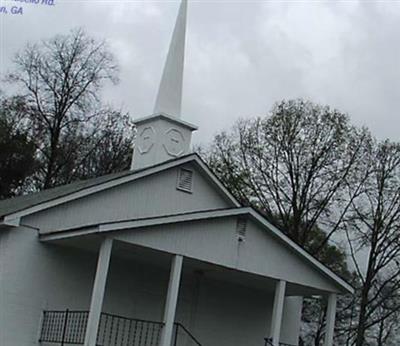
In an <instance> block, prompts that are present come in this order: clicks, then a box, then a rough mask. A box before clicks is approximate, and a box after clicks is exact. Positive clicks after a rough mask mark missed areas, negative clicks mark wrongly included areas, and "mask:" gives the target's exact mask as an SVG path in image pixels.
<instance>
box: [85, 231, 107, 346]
mask: <svg viewBox="0 0 400 346" xmlns="http://www.w3.org/2000/svg"><path fill="white" fill-rule="evenodd" d="M112 242H113V240H112V239H111V238H105V239H104V240H103V242H102V243H101V246H100V251H99V257H98V260H97V270H96V277H95V279H94V284H93V291H92V299H91V302H90V311H89V317H88V322H87V326H86V335H85V346H96V339H97V331H98V328H99V323H100V316H101V309H102V307H103V299H104V291H105V288H106V281H107V274H108V267H109V265H110V258H111V248H112Z"/></svg>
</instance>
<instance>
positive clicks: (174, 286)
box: [160, 255, 183, 346]
mask: <svg viewBox="0 0 400 346" xmlns="http://www.w3.org/2000/svg"><path fill="white" fill-rule="evenodd" d="M182 264H183V257H182V256H180V255H175V256H174V257H173V259H172V263H171V271H170V275H169V285H168V293H167V299H166V301H165V308H164V319H163V322H164V326H163V328H162V331H161V343H160V346H171V343H172V332H173V329H174V322H175V312H176V306H177V303H178V292H179V285H180V282H181V273H182Z"/></svg>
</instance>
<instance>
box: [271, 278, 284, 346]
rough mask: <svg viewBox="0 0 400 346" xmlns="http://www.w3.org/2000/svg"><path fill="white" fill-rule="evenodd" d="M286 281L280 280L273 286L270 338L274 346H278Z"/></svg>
mask: <svg viewBox="0 0 400 346" xmlns="http://www.w3.org/2000/svg"><path fill="white" fill-rule="evenodd" d="M285 291H286V281H283V280H280V281H278V282H277V283H276V285H275V297H274V307H273V310H272V321H271V338H272V344H273V345H274V346H279V342H280V339H281V326H282V316H283V303H284V301H285Z"/></svg>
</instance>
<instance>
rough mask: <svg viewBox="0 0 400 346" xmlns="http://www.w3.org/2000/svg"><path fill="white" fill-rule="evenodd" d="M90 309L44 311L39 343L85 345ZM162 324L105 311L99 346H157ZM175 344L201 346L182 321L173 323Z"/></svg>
mask: <svg viewBox="0 0 400 346" xmlns="http://www.w3.org/2000/svg"><path fill="white" fill-rule="evenodd" d="M88 316H89V312H88V311H76V310H64V311H44V312H43V321H42V326H41V332H40V339H39V342H41V343H51V344H59V345H61V346H64V345H65V346H66V345H83V344H84V342H85V334H86V326H87V321H88ZM162 328H163V323H161V322H156V321H148V320H141V319H134V318H127V317H122V316H117V315H113V314H108V313H102V314H101V317H100V323H99V331H98V334H97V342H96V344H97V345H98V346H158V345H159V343H160V337H161V330H162ZM172 344H173V345H174V346H201V344H200V342H199V341H198V340H197V339H196V338H195V337H194V336H193V335H192V334H191V333H190V332H189V331H188V330H187V329H186V328H185V327H184V326H183V325H182V324H180V323H175V324H174V331H173V343H172Z"/></svg>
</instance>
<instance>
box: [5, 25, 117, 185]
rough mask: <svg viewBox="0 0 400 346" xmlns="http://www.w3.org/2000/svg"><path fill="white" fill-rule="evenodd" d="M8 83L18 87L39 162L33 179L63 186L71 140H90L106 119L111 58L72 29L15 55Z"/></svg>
mask: <svg viewBox="0 0 400 346" xmlns="http://www.w3.org/2000/svg"><path fill="white" fill-rule="evenodd" d="M7 80H8V81H9V82H10V83H14V85H17V86H19V87H20V93H21V95H22V96H23V97H24V99H25V101H26V103H27V114H26V116H27V117H28V118H29V121H30V123H29V124H30V129H29V134H30V137H31V139H32V140H33V141H34V143H35V145H36V148H37V150H38V152H39V156H40V158H41V160H42V162H43V163H44V164H43V165H42V166H41V167H40V172H39V174H38V177H37V178H38V180H39V181H40V182H41V185H42V186H41V187H44V188H47V187H51V186H53V185H56V184H59V183H64V182H65V179H63V181H60V180H59V179H58V177H59V175H60V172H62V171H63V170H64V171H65V170H66V166H68V165H71V160H69V159H68V158H71V157H72V156H74V155H75V154H74V151H76V150H79V148H77V147H76V144H77V143H76V140H77V139H78V138H83V137H85V138H90V137H91V136H92V135H94V134H95V133H96V132H97V131H98V126H99V124H101V123H102V122H103V120H102V119H103V118H104V117H107V116H109V110H108V109H106V108H104V107H102V105H101V103H100V91H101V88H102V86H103V84H104V82H106V81H111V82H117V66H116V64H115V62H114V58H113V56H112V54H111V53H110V52H109V51H108V49H107V46H106V44H105V42H97V41H96V40H94V39H91V38H89V37H88V36H87V35H86V34H85V33H84V32H83V31H82V30H75V31H72V32H71V33H70V34H69V35H58V36H56V37H54V38H52V39H49V40H46V41H43V42H41V43H40V44H34V45H32V44H29V45H27V46H26V48H25V49H24V50H23V51H22V52H20V53H19V54H17V55H16V58H15V71H14V72H12V73H10V74H9V76H8V78H7ZM115 115H116V114H114V116H115ZM92 149H94V148H87V147H85V150H88V151H89V152H90V151H91V150H92ZM87 155H88V152H86V153H83V155H81V156H80V157H86V156H87ZM72 165H77V166H79V165H80V163H79V162H73V163H72Z"/></svg>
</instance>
